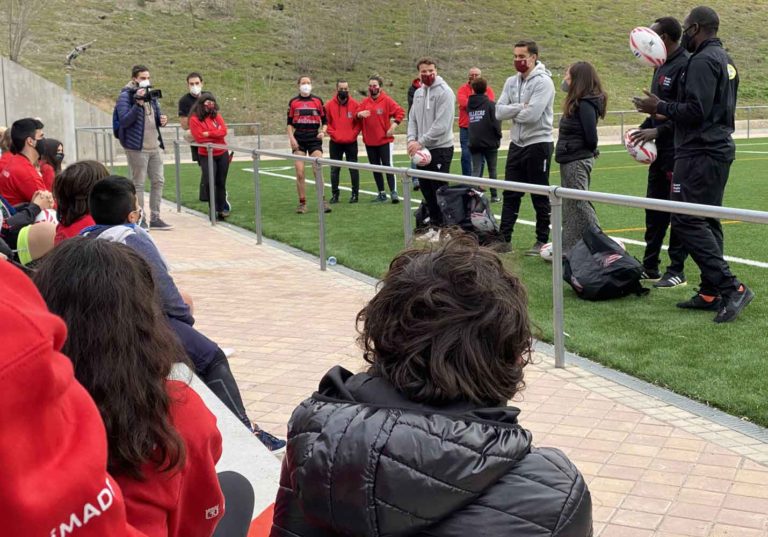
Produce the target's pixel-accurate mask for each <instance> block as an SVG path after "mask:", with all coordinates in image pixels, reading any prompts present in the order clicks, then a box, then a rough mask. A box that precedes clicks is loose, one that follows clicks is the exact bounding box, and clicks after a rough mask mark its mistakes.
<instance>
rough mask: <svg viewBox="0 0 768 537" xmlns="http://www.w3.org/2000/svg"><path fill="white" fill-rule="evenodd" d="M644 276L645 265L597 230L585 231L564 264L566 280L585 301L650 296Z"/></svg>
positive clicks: (591, 228) (595, 227) (596, 228)
mask: <svg viewBox="0 0 768 537" xmlns="http://www.w3.org/2000/svg"><path fill="white" fill-rule="evenodd" d="M642 274H643V265H642V264H641V263H640V262H639V261H638V260H637V259H635V258H634V257H632V256H631V255H629V253H627V251H626V250H624V249H623V248H622V247H621V246H619V244H618V243H616V242H615V241H614V240H613V239H611V238H609V237H608V236H606V235H605V234H604V233H603V232H602V230H601V229H600V228H599V227H597V226H590V227H589V228H587V229H586V230H584V234H583V236H582V239H581V240H580V241H579V242H577V243H576V245H575V246H574V247H573V248H572V249H571V252H570V254H568V257H567V258H566V259H565V261H564V262H563V279H564V280H565V281H566V282H568V283H569V284H570V286H571V287H573V290H574V291H576V294H577V295H578V296H579V298H583V299H585V300H609V299H611V298H619V297H623V296H627V295H630V294H635V295H638V296H640V295H645V294H648V292H649V290H648V289H646V288H645V287H643V286H642V285H641V284H640V277H641V276H642Z"/></svg>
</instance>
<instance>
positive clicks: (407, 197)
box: [400, 171, 413, 248]
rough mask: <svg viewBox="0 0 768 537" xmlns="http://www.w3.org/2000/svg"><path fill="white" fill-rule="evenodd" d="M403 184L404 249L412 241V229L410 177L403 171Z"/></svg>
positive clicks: (401, 177)
mask: <svg viewBox="0 0 768 537" xmlns="http://www.w3.org/2000/svg"><path fill="white" fill-rule="evenodd" d="M400 180H401V181H402V183H403V190H402V192H403V241H404V242H405V246H406V248H407V247H408V246H409V245H410V244H411V240H412V239H413V227H412V226H411V183H412V181H411V176H410V175H408V172H407V171H405V172H403V173H401V174H400Z"/></svg>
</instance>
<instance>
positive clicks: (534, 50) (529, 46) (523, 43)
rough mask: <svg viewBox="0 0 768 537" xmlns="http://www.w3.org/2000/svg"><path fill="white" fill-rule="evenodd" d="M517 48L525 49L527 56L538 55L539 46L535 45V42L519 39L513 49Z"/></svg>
mask: <svg viewBox="0 0 768 537" xmlns="http://www.w3.org/2000/svg"><path fill="white" fill-rule="evenodd" d="M518 47H525V48H526V50H528V54H536V56H538V55H539V45H537V44H536V41H531V40H530V39H521V40H520V41H518V42H517V43H515V46H514V48H518Z"/></svg>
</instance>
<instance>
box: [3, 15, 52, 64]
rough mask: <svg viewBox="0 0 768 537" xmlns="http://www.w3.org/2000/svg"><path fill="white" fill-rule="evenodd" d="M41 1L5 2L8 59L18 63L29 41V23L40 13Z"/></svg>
mask: <svg viewBox="0 0 768 537" xmlns="http://www.w3.org/2000/svg"><path fill="white" fill-rule="evenodd" d="M44 3H45V2H43V0H7V3H6V5H7V8H8V38H9V40H8V41H9V42H8V57H9V58H10V59H11V60H12V61H14V62H18V61H19V57H20V56H21V52H22V50H23V49H24V45H25V44H26V43H27V41H28V40H29V36H30V32H29V23H30V22H31V21H32V18H33V16H34V15H35V14H37V13H40V11H41V10H42V7H43V5H44Z"/></svg>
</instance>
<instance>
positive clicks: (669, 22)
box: [653, 17, 683, 43]
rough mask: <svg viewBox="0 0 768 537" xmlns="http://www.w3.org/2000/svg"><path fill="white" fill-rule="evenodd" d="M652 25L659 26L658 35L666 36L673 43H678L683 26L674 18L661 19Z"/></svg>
mask: <svg viewBox="0 0 768 537" xmlns="http://www.w3.org/2000/svg"><path fill="white" fill-rule="evenodd" d="M653 23H654V24H658V25H659V33H661V34H667V35H668V36H669V38H670V39H671V40H672V41H674V42H675V43H679V42H680V37H682V35H683V25H682V24H680V21H679V20H677V19H676V18H674V17H661V18H659V19H656V20H655V21H653Z"/></svg>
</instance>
